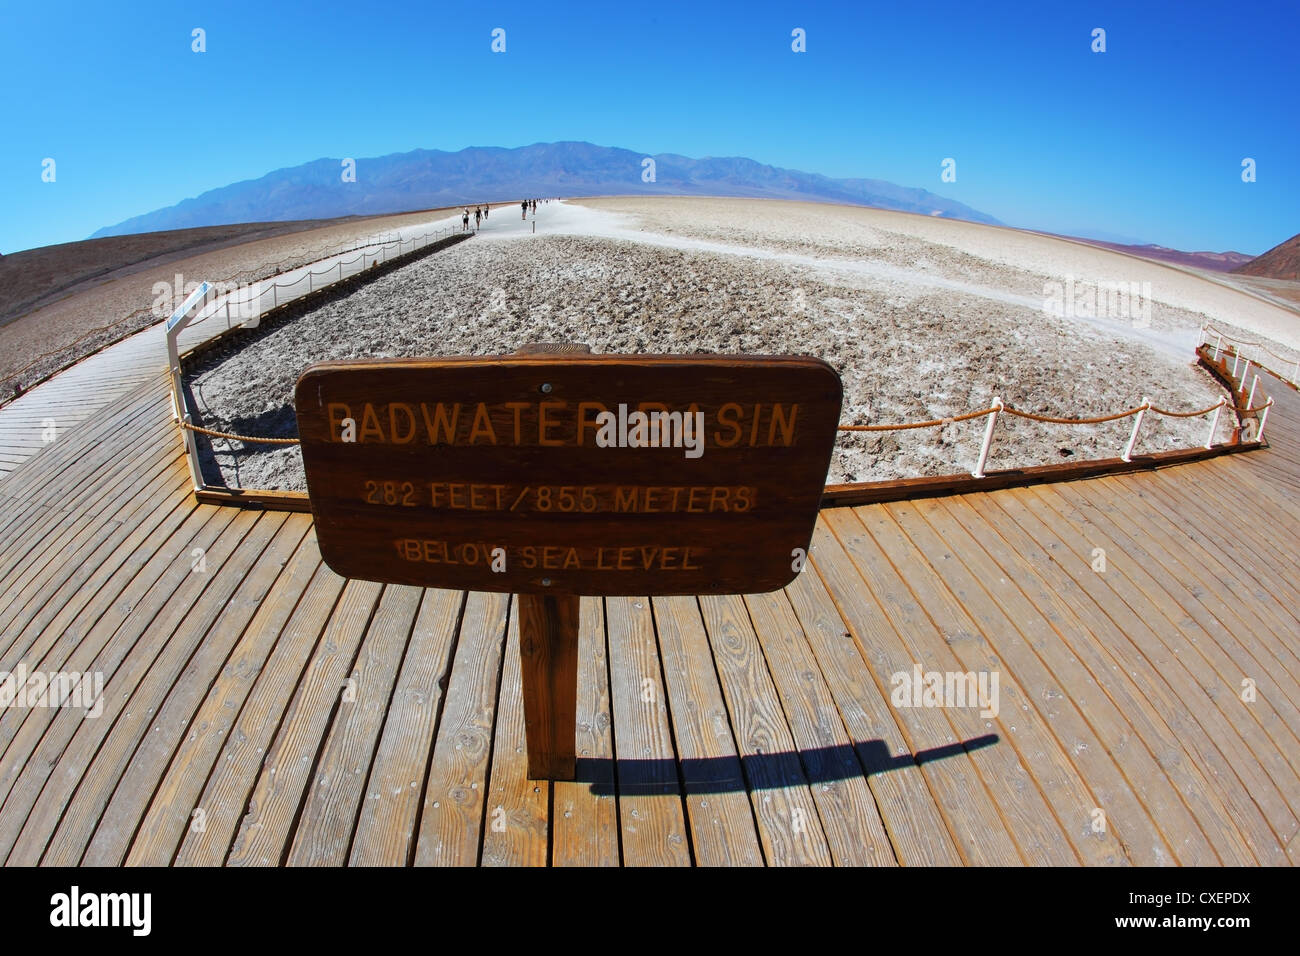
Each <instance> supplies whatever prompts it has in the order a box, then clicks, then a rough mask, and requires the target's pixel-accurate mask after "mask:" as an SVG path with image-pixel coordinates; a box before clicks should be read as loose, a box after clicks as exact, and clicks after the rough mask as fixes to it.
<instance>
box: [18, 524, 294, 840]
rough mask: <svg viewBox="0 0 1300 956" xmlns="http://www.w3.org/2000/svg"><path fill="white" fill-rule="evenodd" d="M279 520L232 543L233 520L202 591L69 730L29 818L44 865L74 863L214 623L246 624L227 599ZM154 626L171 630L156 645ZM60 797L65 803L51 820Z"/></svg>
mask: <svg viewBox="0 0 1300 956" xmlns="http://www.w3.org/2000/svg"><path fill="white" fill-rule="evenodd" d="M283 524H284V516H283V515H263V516H261V517H260V518H259V519H258V520H256V521H255V522H254V523H253V524H252V526H251V527H250V528H249V529H248V532H247V534H246V535H244V537H243V538H242V539H241V540H239V541H238V542H237V543H236V542H234V541H233V538H234V534H233V533H231V532H235V531H236V528H235V526H234V524H233V523H232V525H231V529H230V532H228V533H227V534H225V535H223V536H222V538H223V540H222V541H219V542H218V547H217V548H215V549H213V553H212V554H211V555H210V557H211V563H210V564H209V565H208V566H207V569H206V570H205V571H204V573H203V575H201V576H202V577H207V578H208V579H209V580H208V581H207V583H206V585H205V586H204V587H203V589H202V592H201V593H200V594H198V595H196V596H195V597H194V599H193V600H192V601H190V600H188V599H186V598H182V599H181V600H178V601H174V602H172V604H171V605H170V606H169V607H168V608H166V609H165V610H164V612H163V613H162V614H160V615H159V616H158V617H157V618H155V619H154V621H153V623H152V624H151V625H150V627H149V630H148V631H146V632H145V634H144V635H143V636H142V640H141V641H140V643H139V644H138V645H137V646H136V648H134V649H133V650H132V653H131V654H130V655H128V657H127V659H126V660H125V661H123V663H122V666H121V667H119V668H118V670H117V672H116V673H115V674H114V675H113V676H114V683H115V684H116V686H118V687H120V688H122V692H121V693H120V694H118V693H115V694H113V696H112V698H110V699H107V700H105V702H104V707H103V714H102V715H101V717H100V718H99V719H96V720H93V721H92V720H87V721H84V722H83V723H82V725H81V727H80V728H79V729H78V730H77V732H76V734H75V735H74V736H73V739H72V741H71V742H70V743H69V745H68V747H67V749H66V750H65V751H64V753H63V756H62V757H61V758H60V760H59V765H58V767H56V768H55V770H54V773H53V774H51V777H50V780H49V781H48V782H47V783H46V785H45V789H44V791H42V793H41V800H40V809H41V815H40V816H41V819H42V820H43V822H41V823H40V825H39V826H38V825H37V823H38V816H37V814H36V813H33V814H32V816H31V817H29V818H28V821H27V831H26V832H27V833H28V834H30V835H31V837H32V839H31V843H30V845H31V846H32V847H33V848H35V847H38V846H43V847H44V852H43V853H42V854H41V856H40V861H41V862H42V863H43V864H44V865H46V866H75V865H76V864H77V862H78V861H79V860H80V859H81V856H82V853H83V852H84V851H85V849H86V846H87V844H88V843H89V841H90V837H91V835H92V834H93V833H94V830H95V826H96V824H97V823H98V822H99V819H100V816H101V815H102V814H103V812H104V809H105V807H106V806H107V805H108V801H109V798H110V797H111V796H112V793H113V790H114V788H115V787H116V785H117V782H118V781H119V780H120V779H121V777H122V774H123V773H124V772H125V770H126V767H127V765H128V764H129V763H130V761H131V756H132V754H133V753H134V752H135V749H136V747H137V745H138V744H139V743H140V741H141V740H142V739H143V738H145V737H147V736H148V735H149V733H150V730H151V728H152V727H155V726H156V724H155V716H154V715H155V714H157V713H158V711H160V710H161V709H162V706H163V704H164V702H165V701H166V699H167V695H168V693H169V692H170V691H171V690H172V688H173V687H174V685H175V683H176V681H177V680H178V679H179V678H180V677H181V674H182V673H183V672H184V670H185V668H186V666H187V665H188V664H189V663H190V661H191V660H192V658H193V656H194V654H196V653H198V652H200V651H201V649H202V648H203V646H204V644H205V643H206V641H207V640H208V639H209V637H212V638H213V639H215V640H218V641H219V640H220V639H221V638H220V637H219V636H218V635H219V633H220V632H219V631H218V630H217V628H224V627H232V628H234V629H235V630H236V633H239V632H241V631H242V630H243V628H244V625H245V624H246V623H247V621H248V618H250V617H252V613H253V609H252V608H251V607H244V608H239V607H233V608H232V605H231V600H232V598H233V597H234V595H235V593H236V592H237V591H238V590H239V588H240V587H241V586H242V585H243V583H244V581H245V580H246V579H247V576H248V575H249V573H250V572H251V571H252V569H253V567H254V565H255V564H256V563H257V561H258V560H259V559H260V558H261V556H262V554H263V553H264V552H265V550H266V548H267V547H268V546H269V545H270V543H271V542H272V540H274V538H275V535H276V533H277V532H279V530H280V528H281V526H282V525H283ZM232 611H233V613H230V612H232ZM177 618H179V619H180V620H177ZM155 634H157V635H159V638H162V635H169V636H167V637H165V638H162V640H165V643H162V644H161V646H160V647H159V646H157V645H158V644H159V643H161V642H160V641H159V640H154V639H153V636H154V635H155ZM151 644H152V645H155V646H148V645H151ZM60 803H62V804H63V805H65V806H66V809H65V810H64V811H63V815H62V819H58V820H57V826H56V825H54V823H53V822H52V821H54V820H56V819H57V816H56V810H57V809H58V807H59V805H60ZM47 841H48V842H47ZM21 845H22V841H20V846H21ZM33 857H35V850H33Z"/></svg>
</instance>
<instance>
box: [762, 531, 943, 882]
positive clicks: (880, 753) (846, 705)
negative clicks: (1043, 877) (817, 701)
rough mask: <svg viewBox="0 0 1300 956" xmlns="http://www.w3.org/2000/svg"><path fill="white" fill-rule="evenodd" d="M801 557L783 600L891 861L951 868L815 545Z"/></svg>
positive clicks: (935, 818) (930, 806)
mask: <svg viewBox="0 0 1300 956" xmlns="http://www.w3.org/2000/svg"><path fill="white" fill-rule="evenodd" d="M823 540H824V539H823ZM808 557H809V563H807V564H805V566H804V569H805V570H804V573H802V574H800V575H799V577H797V578H795V580H794V583H793V584H791V585H790V586H789V587H787V588H786V589H785V595H786V598H787V599H788V600H789V601H790V605H791V608H792V609H793V610H794V613H795V616H796V618H798V621H799V625H800V627H801V628H802V630H803V634H804V636H805V638H806V639H807V642H808V645H809V650H810V651H811V653H812V654H813V656H814V657H815V658H816V662H817V664H818V666H819V668H820V670H821V672H822V674H823V676H824V677H825V679H826V682H827V685H828V688H829V690H830V692H831V694H832V695H833V697H834V700H835V704H836V707H837V708H838V710H839V714H840V719H841V720H843V721H844V726H845V728H846V730H847V731H848V733H849V736H850V739H851V740H852V741H853V747H854V750H855V751H856V753H857V756H858V761H859V763H861V765H862V769H863V772H864V773H865V775H866V778H867V783H868V785H869V786H870V787H871V792H872V795H873V796H874V797H875V801H876V806H877V807H878V808H879V809H880V813H881V816H882V818H883V820H884V824H885V829H886V831H887V832H888V834H889V842H890V845H891V847H892V848H893V851H894V855H895V857H896V858H897V860H898V862H899V863H901V864H903V865H905V866H918V865H919V866H926V865H942V866H955V865H957V864H959V863H961V855H960V854H959V853H958V852H957V847H956V846H955V845H954V844H953V841H952V837H951V835H950V834H949V832H948V827H947V824H946V823H945V822H944V819H943V815H942V814H941V813H940V812H939V807H938V805H937V804H936V803H935V798H934V794H932V793H931V792H930V788H929V786H928V785H927V784H926V781H925V776H924V774H923V773H922V771H921V768H920V767H919V766H917V763H916V761H915V760H913V759H912V755H911V750H910V749H909V747H908V745H907V741H906V739H905V738H904V736H903V733H902V731H901V730H900V729H899V727H898V723H897V722H896V720H895V719H894V715H893V713H892V712H891V711H890V708H889V703H888V691H887V690H885V691H884V692H882V689H881V688H880V687H878V686H877V685H876V682H875V680H874V679H873V678H872V675H871V672H870V671H869V670H868V669H867V667H866V664H865V663H864V662H863V660H862V655H861V654H860V653H859V652H858V645H857V643H856V642H855V641H854V638H853V634H852V632H851V630H850V629H849V626H848V625H847V624H846V623H845V621H844V619H843V618H841V617H840V614H839V611H837V610H836V609H835V604H834V602H833V601H832V600H831V596H830V594H829V593H828V591H827V590H826V585H825V584H823V583H822V579H821V575H820V574H819V573H818V565H819V563H820V561H821V552H820V550H819V545H818V544H816V543H814V545H813V549H812V551H811V552H810V553H809V556H808ZM845 560H847V559H845Z"/></svg>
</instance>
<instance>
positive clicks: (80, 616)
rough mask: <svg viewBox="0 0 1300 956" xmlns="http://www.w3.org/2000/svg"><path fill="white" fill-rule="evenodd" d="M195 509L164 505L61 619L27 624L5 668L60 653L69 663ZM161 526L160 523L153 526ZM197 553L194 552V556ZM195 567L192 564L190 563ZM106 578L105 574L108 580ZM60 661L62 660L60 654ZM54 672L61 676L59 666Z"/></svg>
mask: <svg viewBox="0 0 1300 956" xmlns="http://www.w3.org/2000/svg"><path fill="white" fill-rule="evenodd" d="M194 511H195V509H194V505H193V504H192V503H191V502H188V501H186V500H184V499H181V500H179V501H176V502H175V506H174V507H170V508H169V507H168V505H167V504H164V505H162V506H161V507H159V508H158V509H157V511H156V512H155V513H154V514H153V515H151V516H150V519H149V523H145V524H142V525H140V526H139V527H137V528H136V529H135V530H134V531H133V532H132V534H131V536H130V537H129V538H128V539H127V540H126V541H124V542H122V543H121V544H120V545H119V546H118V547H117V549H116V552H117V553H116V554H115V555H114V560H115V561H116V562H118V563H117V564H116V565H110V566H109V567H102V566H101V568H100V569H99V570H98V571H97V572H96V576H95V577H94V578H92V579H91V581H90V582H88V583H87V586H86V587H84V588H82V591H83V592H84V593H79V594H78V595H76V597H75V598H73V599H71V600H69V601H68V602H67V603H66V604H65V605H64V606H63V607H62V608H55V610H57V612H58V613H57V614H56V615H55V616H54V617H53V618H51V619H49V620H48V621H46V620H42V619H41V617H39V616H38V617H37V618H36V619H35V620H33V621H31V622H29V623H28V625H27V627H26V628H24V630H23V632H22V633H21V634H18V635H15V637H14V640H13V642H12V643H11V644H10V645H9V647H8V648H7V649H6V651H5V658H6V663H8V660H9V659H10V658H12V660H13V662H15V663H16V662H17V661H18V660H20V659H22V660H26V661H27V662H28V664H29V666H42V665H43V664H44V663H45V662H46V660H47V658H48V656H49V654H50V653H51V651H60V652H61V654H62V657H61V658H59V661H60V662H61V661H62V659H65V658H66V657H67V654H68V651H69V650H70V648H72V647H74V646H76V644H77V643H78V642H79V640H80V639H81V638H82V637H83V636H85V635H87V634H89V633H90V631H91V630H92V629H93V628H94V627H95V625H97V624H98V623H99V621H100V620H101V619H102V618H103V617H104V615H105V614H106V613H108V612H110V610H111V609H112V608H113V607H114V602H116V601H117V599H118V597H119V596H120V595H121V594H122V592H123V591H124V590H126V589H128V588H129V587H130V586H131V582H132V581H133V580H134V579H135V577H136V575H137V574H138V573H139V572H140V571H141V570H142V569H143V568H145V567H147V566H148V563H149V561H150V560H151V559H152V558H153V556H154V551H153V545H154V544H155V543H157V542H166V541H168V540H169V539H170V538H171V536H172V535H173V534H175V533H176V531H177V529H178V528H180V527H181V525H182V523H183V522H184V521H185V520H186V519H188V518H189V517H190V516H191V515H192V514H194ZM154 520H157V523H156V524H154V523H152V522H153V521H154ZM192 550H193V549H191V551H192ZM189 560H190V562H191V564H192V563H193V558H192V557H190V558H189ZM105 572H106V574H105ZM56 657H58V655H57V654H56ZM53 669H55V670H58V669H59V667H58V666H55V667H54V668H53Z"/></svg>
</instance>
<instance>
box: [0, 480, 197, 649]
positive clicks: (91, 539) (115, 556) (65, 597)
mask: <svg viewBox="0 0 1300 956" xmlns="http://www.w3.org/2000/svg"><path fill="white" fill-rule="evenodd" d="M184 487H185V486H184V476H183V475H182V474H181V473H180V471H179V469H175V468H168V469H165V470H163V471H162V472H161V473H160V474H158V475H157V476H149V477H142V478H141V481H140V484H139V488H138V492H137V493H136V494H135V495H134V496H132V497H131V498H129V499H127V500H125V501H121V502H120V503H119V505H118V508H117V509H115V515H116V516H115V517H114V518H112V519H109V518H108V517H107V516H104V517H103V518H102V519H96V520H94V521H92V522H90V523H88V524H87V525H86V526H85V527H84V528H83V529H82V531H81V532H80V534H79V535H78V537H77V539H76V540H73V541H71V542H68V543H67V544H64V545H62V546H60V545H59V544H57V543H56V544H53V545H51V546H50V548H49V549H48V550H49V553H50V555H51V557H50V560H49V563H48V564H47V566H46V568H45V569H44V570H42V571H38V572H36V573H35V574H33V575H32V577H31V581H30V583H29V584H28V585H27V586H26V587H25V588H24V589H23V590H22V591H21V592H19V593H17V594H14V595H13V599H12V603H11V605H10V607H9V609H8V610H6V611H5V612H3V614H0V618H3V621H0V629H3V631H4V633H6V634H10V635H14V640H13V641H11V642H9V643H8V644H7V645H6V646H5V648H4V650H3V652H0V653H3V654H4V656H5V657H9V656H10V655H11V654H12V653H13V652H14V649H15V648H23V647H26V646H28V645H29V644H30V637H28V639H24V634H23V632H24V631H35V632H36V633H39V632H40V631H43V630H45V629H46V628H48V627H49V626H50V622H51V621H52V620H54V619H56V618H58V617H59V616H60V615H61V612H62V611H63V608H64V607H65V605H67V604H68V603H69V602H70V601H71V602H72V603H73V605H74V606H76V605H77V603H78V602H77V600H76V599H77V598H78V597H81V598H82V599H83V600H85V599H86V598H88V597H89V595H88V594H84V593H83V592H85V591H87V590H89V591H90V593H93V590H94V587H93V583H92V582H101V581H102V580H103V579H104V578H105V577H106V576H108V574H111V572H108V574H105V573H104V572H105V570H106V569H111V568H116V567H118V566H119V564H120V561H121V559H122V557H123V556H124V555H123V554H122V551H123V550H124V549H126V548H130V544H129V543H128V542H131V541H135V543H136V544H138V543H139V541H138V539H137V538H136V536H135V535H134V532H135V531H137V530H138V528H139V527H140V526H141V524H142V523H143V525H144V526H145V527H150V526H152V525H153V524H156V523H157V522H158V521H160V520H161V519H162V518H163V517H165V516H166V513H167V508H166V505H163V506H161V507H160V502H167V501H176V502H179V500H180V499H181V496H182V494H183V490H184ZM127 553H129V551H128V552H127ZM11 580H13V583H14V591H17V586H18V584H19V583H20V582H19V581H18V580H16V579H11ZM11 593H12V592H11ZM62 616H63V617H64V619H65V620H66V617H67V615H62Z"/></svg>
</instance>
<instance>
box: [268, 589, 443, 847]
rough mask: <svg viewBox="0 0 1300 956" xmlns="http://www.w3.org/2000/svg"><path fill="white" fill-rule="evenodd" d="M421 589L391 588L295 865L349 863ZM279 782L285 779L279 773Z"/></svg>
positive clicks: (324, 764)
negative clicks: (363, 801)
mask: <svg viewBox="0 0 1300 956" xmlns="http://www.w3.org/2000/svg"><path fill="white" fill-rule="evenodd" d="M422 595H423V592H422V591H421V590H420V589H419V588H404V587H400V586H396V585H394V586H393V587H389V588H385V589H384V594H383V597H382V598H381V599H380V601H379V607H378V608H377V609H376V610H375V616H374V619H373V620H372V621H371V622H370V627H369V628H368V629H367V631H366V635H365V640H364V642H363V643H362V645H361V651H360V653H359V654H358V655H357V662H356V666H355V667H354V668H353V670H352V674H351V676H350V677H348V678H347V680H348V681H350V682H351V683H350V684H349V685H348V688H347V689H346V690H345V693H344V694H343V696H342V699H341V700H340V702H339V704H338V705H337V709H336V713H335V718H334V721H333V725H332V726H331V728H330V730H329V734H328V737H327V738H326V741H325V748H324V751H323V752H322V753H321V755H320V759H319V760H318V761H317V762H316V771H315V774H314V775H313V777H312V781H311V785H310V786H309V787H308V793H307V800H306V804H305V805H304V806H303V809H302V814H301V816H300V818H299V821H298V823H297V825H296V826H295V828H294V831H293V840H292V845H291V846H290V849H289V855H288V858H287V859H286V861H285V862H286V863H287V864H288V865H290V866H343V865H344V864H346V863H347V861H348V851H349V849H350V844H351V842H352V833H353V830H354V828H355V827H356V822H357V813H358V811H359V810H360V807H361V802H362V798H363V797H364V795H365V787H366V780H367V779H368V778H369V776H370V765H371V760H372V759H373V757H374V755H375V747H376V744H377V743H378V742H379V732H380V730H381V729H382V728H383V725H384V715H385V714H386V712H387V711H388V708H389V705H390V701H391V700H392V694H393V685H394V683H395V681H396V679H397V671H398V667H399V666H400V665H401V663H402V658H403V657H404V655H405V652H406V647H407V640H408V638H409V637H410V636H411V632H412V629H413V628H414V625H415V620H416V615H417V614H418V613H419V610H420V599H421V597H422ZM276 784H277V786H280V785H282V784H281V781H280V780H279V779H278V778H277V781H276Z"/></svg>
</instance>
